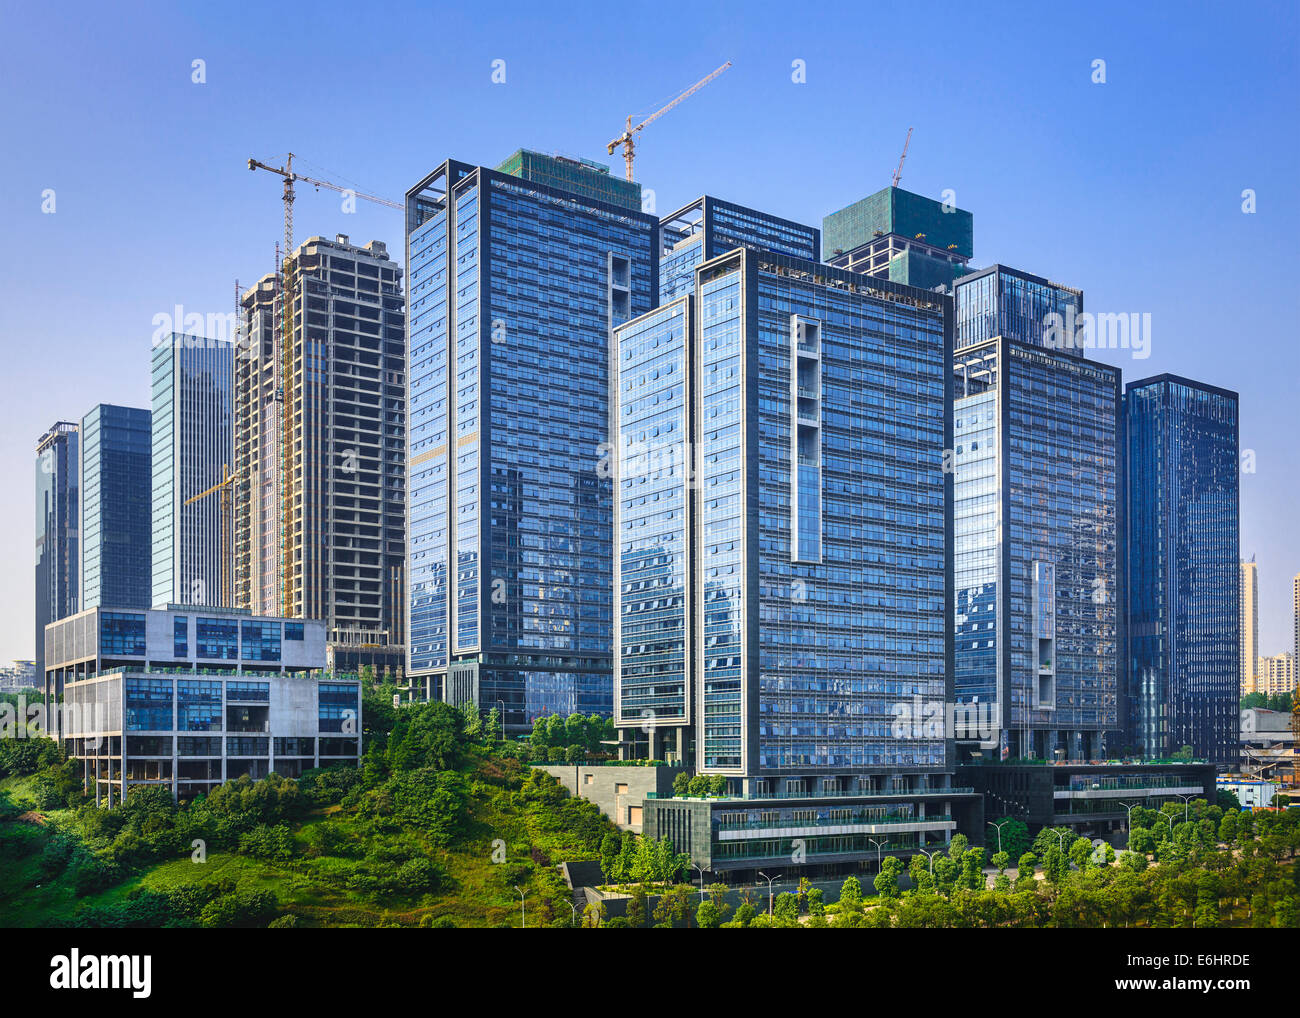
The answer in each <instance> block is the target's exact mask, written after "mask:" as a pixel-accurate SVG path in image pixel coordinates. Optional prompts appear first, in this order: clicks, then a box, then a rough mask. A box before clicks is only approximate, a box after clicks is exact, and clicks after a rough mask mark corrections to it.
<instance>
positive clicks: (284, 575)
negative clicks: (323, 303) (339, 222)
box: [248, 152, 405, 618]
mask: <svg viewBox="0 0 1300 1018" xmlns="http://www.w3.org/2000/svg"><path fill="white" fill-rule="evenodd" d="M248 168H249V170H253V171H256V170H266V171H267V172H269V173H274V174H276V175H277V176H279V177H281V178H283V180H284V194H283V201H284V262H283V263H282V265H280V266H278V267H279V268H280V270H281V274H280V280H281V282H280V294H279V296H280V328H279V329H278V330H277V331H276V341H277V345H278V347H279V349H278V350H277V351H276V355H275V357H274V358H273V364H274V365H275V370H276V373H277V374H278V375H279V378H278V382H279V384H278V385H277V386H276V399H277V400H279V402H280V484H279V491H278V498H279V502H280V506H279V508H280V614H281V615H283V616H285V617H286V618H288V617H292V615H293V545H292V542H291V540H290V537H291V535H292V531H293V496H294V488H293V442H292V440H291V436H292V435H293V401H294V379H293V302H294V286H295V285H296V283H297V279H296V271H297V264H296V260H295V259H294V257H293V203H294V198H295V197H296V195H295V193H294V187H293V185H294V182H295V181H298V180H301V181H302V182H303V183H306V184H311V185H312V186H313V187H315V188H316V189H317V190H320V189H321V188H322V187H326V188H329V189H330V190H331V191H337V192H339V193H340V194H346V195H350V196H353V197H356V198H363V199H365V200H366V201H370V202H374V203H375V204H377V205H384V206H386V207H388V208H390V209H402V208H405V206H403V205H401V204H399V203H398V202H395V201H389V200H388V199H387V198H379V197H377V196H376V195H373V194H366V193H364V192H362V191H357V190H355V189H354V188H350V187H343V186H341V185H339V184H334V183H331V182H330V181H328V180H317V179H316V178H315V177H308V176H306V175H305V174H302V173H295V172H294V169H293V153H292V152H290V153H289V154H288V158H287V159H286V160H285V163H284V165H283V166H271V165H269V164H267V163H264V162H262V161H261V160H259V159H249V160H248Z"/></svg>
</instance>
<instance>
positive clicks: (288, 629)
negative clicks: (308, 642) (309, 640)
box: [284, 622, 303, 642]
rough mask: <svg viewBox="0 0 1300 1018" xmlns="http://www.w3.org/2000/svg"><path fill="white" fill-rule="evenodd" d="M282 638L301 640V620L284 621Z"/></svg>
mask: <svg viewBox="0 0 1300 1018" xmlns="http://www.w3.org/2000/svg"><path fill="white" fill-rule="evenodd" d="M284 638H285V639H286V640H297V641H299V642H301V641H302V638H303V625H302V623H301V622H286V623H285V624H284Z"/></svg>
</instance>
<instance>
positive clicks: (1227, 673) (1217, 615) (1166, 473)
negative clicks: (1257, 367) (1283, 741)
mask: <svg viewBox="0 0 1300 1018" xmlns="http://www.w3.org/2000/svg"><path fill="white" fill-rule="evenodd" d="M1124 402H1125V428H1126V434H1127V456H1126V461H1127V475H1128V476H1127V483H1126V493H1127V501H1128V510H1127V526H1128V541H1127V554H1128V596H1127V601H1126V603H1127V608H1128V627H1127V628H1128V634H1127V639H1128V672H1129V676H1128V684H1129V697H1130V709H1131V711H1132V728H1131V731H1132V735H1131V739H1132V741H1133V742H1134V743H1135V746H1136V748H1138V749H1140V750H1141V752H1142V754H1143V755H1144V756H1146V757H1148V758H1166V757H1170V756H1172V755H1173V754H1174V753H1176V752H1178V751H1179V750H1180V749H1181V748H1182V747H1184V746H1190V747H1191V749H1192V753H1193V754H1194V755H1195V756H1197V757H1200V758H1204V759H1209V760H1210V761H1211V762H1213V763H1216V764H1218V765H1219V766H1220V767H1229V766H1235V765H1236V761H1237V753H1238V695H1239V690H1240V675H1241V665H1240V662H1239V661H1238V655H1239V654H1240V652H1241V643H1240V633H1239V631H1238V627H1239V625H1240V618H1241V609H1240V599H1241V568H1240V558H1239V556H1238V478H1239V466H1238V434H1237V421H1238V417H1237V394H1236V393H1234V392H1229V391H1228V390H1226V389H1220V388H1217V387H1215V386H1210V385H1205V384H1203V383H1201V382H1194V381H1191V380H1189V379H1186V378H1179V377H1177V376H1175V375H1159V376H1157V377H1154V378H1148V379H1143V380H1142V381H1138V382H1130V383H1129V384H1128V386H1127V387H1126V389H1125V398H1124Z"/></svg>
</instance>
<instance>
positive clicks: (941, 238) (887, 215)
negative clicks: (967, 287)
mask: <svg viewBox="0 0 1300 1018" xmlns="http://www.w3.org/2000/svg"><path fill="white" fill-rule="evenodd" d="M822 240H823V246H824V247H825V250H826V261H827V262H829V263H830V264H831V265H835V266H838V267H841V268H846V269H852V270H853V271H854V272H861V273H863V274H864V275H868V276H876V277H878V278H880V279H892V280H893V281H894V282H896V283H907V284H908V285H910V286H919V287H922V288H923V289H927V290H930V289H933V288H934V287H936V286H950V285H951V284H952V282H953V280H954V279H956V278H957V277H959V276H961V275H962V274H963V273H965V271H966V263H967V262H968V261H969V260H970V258H971V256H972V255H973V254H974V253H975V252H974V217H972V216H971V214H970V213H969V212H964V211H962V210H961V209H959V208H957V207H956V206H955V205H953V204H952V203H946V202H937V201H935V200H934V199H933V198H926V197H925V196H923V195H919V194H914V193H912V192H911V191H904V190H903V189H902V188H900V187H886V188H884V189H883V190H880V191H877V192H876V193H875V194H872V195H868V196H867V197H866V198H863V199H862V200H861V201H857V202H854V203H853V204H852V205H849V206H848V207H847V208H842V209H840V210H839V211H838V212H832V213H831V214H830V215H828V216H826V217H825V218H824V219H823V220H822Z"/></svg>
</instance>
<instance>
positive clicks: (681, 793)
mask: <svg viewBox="0 0 1300 1018" xmlns="http://www.w3.org/2000/svg"><path fill="white" fill-rule="evenodd" d="M690 788H691V779H690V776H689V775H688V774H687V773H686V772H685V771H678V772H677V774H676V775H674V776H673V795H674V796H675V797H677V798H678V799H682V798H685V797H686V796H687V795H688V794H690Z"/></svg>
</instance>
